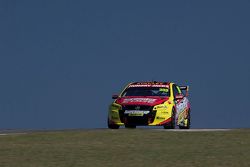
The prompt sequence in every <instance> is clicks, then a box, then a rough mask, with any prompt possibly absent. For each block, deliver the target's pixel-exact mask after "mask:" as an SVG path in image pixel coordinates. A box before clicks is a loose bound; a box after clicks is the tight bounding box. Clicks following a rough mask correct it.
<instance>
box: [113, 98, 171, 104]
mask: <svg viewBox="0 0 250 167" xmlns="http://www.w3.org/2000/svg"><path fill="white" fill-rule="evenodd" d="M167 100H168V97H159V96H153V97H152V96H127V97H120V98H118V99H117V100H116V101H115V102H116V103H118V104H120V105H148V106H155V105H158V104H161V103H163V102H165V101H167Z"/></svg>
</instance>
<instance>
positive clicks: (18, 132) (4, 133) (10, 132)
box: [0, 129, 236, 136]
mask: <svg viewBox="0 0 250 167" xmlns="http://www.w3.org/2000/svg"><path fill="white" fill-rule="evenodd" d="M71 130H82V131H85V130H105V129H71ZM71 130H70V129H66V130H0V136H7V135H25V134H30V133H36V132H53V131H54V132H58V131H71ZM106 130H108V129H106ZM147 130H153V131H162V132H221V131H230V130H236V129H147ZM118 131H119V130H118Z"/></svg>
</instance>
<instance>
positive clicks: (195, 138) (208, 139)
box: [0, 129, 250, 167]
mask: <svg viewBox="0 0 250 167" xmlns="http://www.w3.org/2000/svg"><path fill="white" fill-rule="evenodd" d="M84 166H86V167H92V166H93V167H98V166H100V167H105V166H107V167H118V166H126V167H130V166H137V167H145V166H146V167H147V166H157V167H167V166H180V167H188V166H200V167H206V166H209V167H215V166H218V167H224V166H225V167H229V166H232V167H236V166H241V167H243V166H245V167H249V166H250V130H247V129H246V130H232V131H225V132H170V131H157V130H149V129H133V130H132V129H120V130H108V129H106V130H105V129H104V130H79V131H77V130H75V131H64V132H63V131H61V132H60V131H58V132H33V133H29V134H25V135H21V134H19V135H18V134H16V135H15V134H12V135H7V136H0V167H84Z"/></svg>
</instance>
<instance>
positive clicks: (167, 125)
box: [163, 107, 175, 129]
mask: <svg viewBox="0 0 250 167" xmlns="http://www.w3.org/2000/svg"><path fill="white" fill-rule="evenodd" d="M163 127H164V129H175V110H174V107H173V109H172V116H171V122H169V123H167V124H165V125H164V126H163Z"/></svg>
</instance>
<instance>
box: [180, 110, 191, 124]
mask: <svg viewBox="0 0 250 167" xmlns="http://www.w3.org/2000/svg"><path fill="white" fill-rule="evenodd" d="M179 129H190V109H189V110H188V116H187V126H179Z"/></svg>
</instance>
